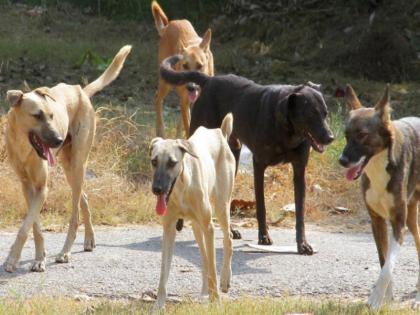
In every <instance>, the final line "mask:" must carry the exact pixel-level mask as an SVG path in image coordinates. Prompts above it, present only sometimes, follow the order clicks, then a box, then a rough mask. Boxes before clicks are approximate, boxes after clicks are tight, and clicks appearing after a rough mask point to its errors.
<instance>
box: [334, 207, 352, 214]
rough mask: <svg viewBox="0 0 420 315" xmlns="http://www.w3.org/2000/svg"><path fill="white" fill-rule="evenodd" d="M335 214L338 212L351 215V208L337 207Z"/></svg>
mask: <svg viewBox="0 0 420 315" xmlns="http://www.w3.org/2000/svg"><path fill="white" fill-rule="evenodd" d="M334 212H336V213H350V212H351V210H350V209H349V208H346V207H340V206H337V207H334Z"/></svg>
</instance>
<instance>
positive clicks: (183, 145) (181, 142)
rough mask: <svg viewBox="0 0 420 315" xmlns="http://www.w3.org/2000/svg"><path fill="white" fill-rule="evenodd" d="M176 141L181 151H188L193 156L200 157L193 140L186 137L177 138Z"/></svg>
mask: <svg viewBox="0 0 420 315" xmlns="http://www.w3.org/2000/svg"><path fill="white" fill-rule="evenodd" d="M176 142H177V144H178V146H179V148H180V149H181V151H183V152H184V153H188V154H189V155H191V156H192V157H195V158H198V156H197V153H196V151H195V148H194V146H193V145H192V143H191V142H189V141H188V140H185V139H177V140H176Z"/></svg>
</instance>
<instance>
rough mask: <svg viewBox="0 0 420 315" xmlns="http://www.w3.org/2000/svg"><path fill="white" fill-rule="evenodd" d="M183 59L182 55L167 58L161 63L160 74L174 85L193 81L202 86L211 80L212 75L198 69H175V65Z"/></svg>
mask: <svg viewBox="0 0 420 315" xmlns="http://www.w3.org/2000/svg"><path fill="white" fill-rule="evenodd" d="M180 60H182V55H174V56H171V57H168V58H166V59H165V60H163V61H162V64H161V65H160V76H161V77H162V79H163V80H165V81H166V82H168V83H169V84H173V85H183V84H187V83H188V82H193V83H195V84H198V85H199V86H200V87H202V86H203V85H204V84H206V82H207V81H208V80H209V78H210V76H208V75H207V74H205V73H202V72H198V71H175V70H174V69H173V66H175V64H176V63H177V62H178V61H180Z"/></svg>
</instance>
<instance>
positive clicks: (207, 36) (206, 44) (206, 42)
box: [199, 28, 211, 51]
mask: <svg viewBox="0 0 420 315" xmlns="http://www.w3.org/2000/svg"><path fill="white" fill-rule="evenodd" d="M210 42H211V29H210V28H209V29H208V30H207V31H206V32H205V33H204V36H203V40H202V41H201V43H200V45H199V47H200V48H201V49H202V50H204V51H209V50H210Z"/></svg>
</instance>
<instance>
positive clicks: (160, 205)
mask: <svg viewBox="0 0 420 315" xmlns="http://www.w3.org/2000/svg"><path fill="white" fill-rule="evenodd" d="M156 197H157V202H156V213H157V214H158V215H160V216H164V215H165V214H166V211H167V210H168V206H167V202H166V201H167V195H166V194H160V195H156Z"/></svg>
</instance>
